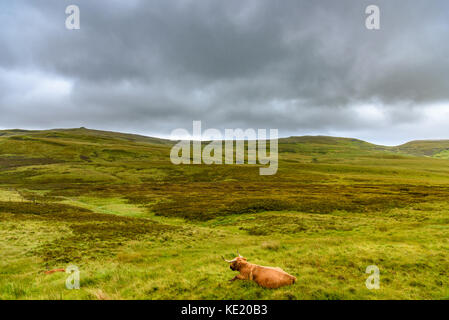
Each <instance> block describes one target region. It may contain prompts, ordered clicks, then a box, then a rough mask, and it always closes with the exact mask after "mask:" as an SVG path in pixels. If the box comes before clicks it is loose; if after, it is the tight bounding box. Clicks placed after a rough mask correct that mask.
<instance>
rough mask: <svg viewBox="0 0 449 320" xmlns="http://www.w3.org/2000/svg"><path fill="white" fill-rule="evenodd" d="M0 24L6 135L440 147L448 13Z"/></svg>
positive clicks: (122, 17) (321, 11) (112, 8)
mask: <svg viewBox="0 0 449 320" xmlns="http://www.w3.org/2000/svg"><path fill="white" fill-rule="evenodd" d="M69 4H76V5H78V6H79V8H80V11H81V29H80V30H67V29H66V28H65V18H66V14H65V8H66V6H67V5H69ZM370 4H375V5H378V6H379V7H380V12H381V20H380V21H381V29H380V30H376V31H373V30H367V29H366V28H365V18H366V15H365V8H366V7H367V6H368V5H370ZM0 20H1V21H2V28H1V29H0V47H1V48H2V50H0V112H1V115H2V117H1V118H0V127H3V128H12V127H20V128H52V127H79V126H86V127H92V128H100V129H110V130H116V131H127V132H138V133H143V134H148V135H157V136H168V135H169V134H170V132H171V131H172V130H173V129H175V128H180V127H182V128H191V126H192V120H202V122H203V127H214V128H218V129H224V128H235V127H242V128H249V127H251V128H279V130H280V134H281V135H283V136H286V135H302V134H333V135H347V136H352V137H359V138H363V139H366V140H368V141H373V142H379V143H388V144H394V143H399V142H403V141H405V140H409V139H416V138H449V126H447V124H446V123H445V121H444V116H445V115H448V113H449V58H448V57H449V41H448V40H449V3H448V2H447V1H444V0H441V1H436V0H435V1H432V2H428V1H421V0H417V1H413V3H411V2H410V1H406V0H401V1H354V0H352V1H346V0H344V1H332V0H328V1H319V2H318V1H308V0H305V1H300V0H294V1H293V0H283V1H271V0H246V1H235V0H228V1H218V0H180V1H177V0H172V1H164V0H152V1H138V0H134V1H116V0H114V1H98V0H96V1H87V0H85V1H61V0H54V1H14V2H9V3H5V4H3V3H2V4H0ZM446 119H447V118H446Z"/></svg>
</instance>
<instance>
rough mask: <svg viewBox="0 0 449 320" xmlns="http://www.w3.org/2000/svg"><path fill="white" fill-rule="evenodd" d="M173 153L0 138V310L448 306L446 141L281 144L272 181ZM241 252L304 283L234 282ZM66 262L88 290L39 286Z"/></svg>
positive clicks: (25, 135) (98, 134)
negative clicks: (195, 304) (76, 304)
mask: <svg viewBox="0 0 449 320" xmlns="http://www.w3.org/2000/svg"><path fill="white" fill-rule="evenodd" d="M172 144H173V143H172V142H170V141H167V140H160V139H155V138H147V137H142V136H136V135H127V134H119V133H110V132H103V131H95V130H88V129H83V128H81V129H70V130H62V129H61V130H48V131H23V130H8V131H0V256H1V259H0V299H449V271H448V270H449V259H448V256H449V203H448V199H449V160H447V159H448V155H449V151H448V150H449V142H448V141H415V142H410V143H408V144H404V145H402V146H398V147H384V146H377V145H373V144H369V143H367V142H363V141H360V140H356V139H344V138H333V137H291V138H286V139H281V140H280V141H279V152H280V155H279V170H278V173H277V174H276V175H274V176H260V175H259V170H258V168H259V167H258V166H256V165H212V166H207V165H179V166H175V165H173V164H171V163H170V160H169V152H170V148H171V146H172ZM237 249H238V250H239V251H240V253H241V254H242V255H244V256H246V257H247V258H248V260H249V261H250V262H253V263H257V264H262V265H273V266H279V267H282V268H283V269H284V270H286V271H287V272H289V273H291V274H293V275H295V276H296V277H297V279H298V281H297V283H296V284H295V285H293V286H290V287H284V288H281V289H277V290H269V289H263V288H261V287H258V286H257V285H256V284H255V283H251V282H232V283H231V282H228V281H227V280H229V279H231V278H232V277H233V276H234V275H235V273H234V272H232V271H231V270H230V269H229V267H228V265H227V264H226V263H225V262H223V261H222V260H221V258H220V256H221V255H225V256H226V257H228V258H231V257H233V256H234V255H235V252H236V250H237ZM69 264H73V265H76V266H78V267H79V269H80V271H81V288H80V290H67V289H66V288H65V279H66V277H67V275H66V274H64V273H54V274H51V275H47V274H44V271H46V270H49V269H54V268H64V267H67V266H68V265H69ZM369 265H376V266H378V267H379V269H380V289H379V290H368V289H367V288H366V287H365V280H366V278H367V277H368V276H369V275H368V274H365V269H366V267H367V266H369Z"/></svg>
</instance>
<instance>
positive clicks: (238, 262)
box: [221, 251, 246, 271]
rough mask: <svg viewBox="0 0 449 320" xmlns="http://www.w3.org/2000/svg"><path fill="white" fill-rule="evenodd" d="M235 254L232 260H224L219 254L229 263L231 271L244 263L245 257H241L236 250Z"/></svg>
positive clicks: (236, 269) (237, 269) (238, 268)
mask: <svg viewBox="0 0 449 320" xmlns="http://www.w3.org/2000/svg"><path fill="white" fill-rule="evenodd" d="M237 254H238V256H237V257H235V258H234V259H232V260H226V259H225V258H224V257H223V256H221V257H222V258H223V260H224V261H226V262H227V263H229V268H231V270H232V271H239V270H240V268H241V267H242V265H243V264H245V263H246V258H244V257H242V256H241V255H240V254H239V252H238V251H237Z"/></svg>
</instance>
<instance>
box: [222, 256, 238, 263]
mask: <svg viewBox="0 0 449 320" xmlns="http://www.w3.org/2000/svg"><path fill="white" fill-rule="evenodd" d="M221 258H222V259H223V260H224V261H226V262H227V263H231V262H234V260H235V259H234V260H226V259H225V258H224V257H223V256H221Z"/></svg>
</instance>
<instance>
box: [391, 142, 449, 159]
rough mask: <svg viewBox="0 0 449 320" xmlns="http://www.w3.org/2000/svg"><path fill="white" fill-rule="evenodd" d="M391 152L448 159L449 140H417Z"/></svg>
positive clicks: (394, 148)
mask: <svg viewBox="0 0 449 320" xmlns="http://www.w3.org/2000/svg"><path fill="white" fill-rule="evenodd" d="M392 150H393V151H396V152H401V153H405V154H411V155H415V156H427V157H435V158H442V159H449V140H418V141H410V142H407V143H405V144H403V145H400V146H397V147H393V148H392Z"/></svg>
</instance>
